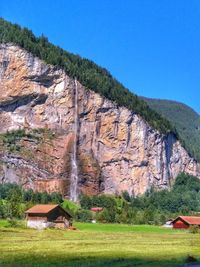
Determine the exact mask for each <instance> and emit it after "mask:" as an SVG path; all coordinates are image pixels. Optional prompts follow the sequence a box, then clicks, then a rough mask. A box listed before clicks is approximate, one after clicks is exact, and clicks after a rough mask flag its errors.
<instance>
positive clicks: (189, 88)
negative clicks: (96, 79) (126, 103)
mask: <svg viewBox="0 0 200 267" xmlns="http://www.w3.org/2000/svg"><path fill="white" fill-rule="evenodd" d="M0 16H1V17H3V18H5V19H7V20H9V21H11V22H15V23H18V24H20V25H22V26H26V27H28V28H30V29H32V31H33V32H34V33H35V34H36V35H41V34H42V33H44V34H45V35H46V36H47V37H48V39H49V40H50V41H51V42H53V43H54V44H56V45H59V46H61V47H62V48H64V49H66V50H68V51H70V52H73V53H76V54H79V55H81V56H83V57H86V58H89V59H92V60H93V61H95V62H96V63H97V64H99V65H101V66H103V67H105V68H107V69H108V70H109V71H110V72H111V73H112V75H113V76H114V77H115V78H117V79H118V80H119V81H120V82H122V83H123V84H124V85H125V86H126V87H127V88H129V89H130V90H131V91H133V92H134V93H136V94H138V95H143V96H146V97H152V98H161V99H172V100H177V101H181V102H183V103H186V104H188V105H190V106H191V107H192V108H193V109H195V110H196V111H197V112H198V113H199V114H200V1H199V0H190V1H188V0H162V1H161V0H57V1H56V0H40V1H39V0H6V1H5V0H0Z"/></svg>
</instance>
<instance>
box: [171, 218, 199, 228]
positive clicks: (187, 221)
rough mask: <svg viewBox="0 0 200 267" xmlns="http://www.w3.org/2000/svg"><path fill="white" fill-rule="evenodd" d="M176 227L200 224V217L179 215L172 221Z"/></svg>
mask: <svg viewBox="0 0 200 267" xmlns="http://www.w3.org/2000/svg"><path fill="white" fill-rule="evenodd" d="M172 225H173V228H174V229H188V228H189V227H190V226H192V225H198V226H200V217H194V216H179V217H177V218H176V219H175V220H173V221H172Z"/></svg>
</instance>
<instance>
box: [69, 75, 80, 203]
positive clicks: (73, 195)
mask: <svg viewBox="0 0 200 267" xmlns="http://www.w3.org/2000/svg"><path fill="white" fill-rule="evenodd" d="M74 93H75V101H74V143H73V152H72V158H71V168H72V169H71V179H70V199H71V200H72V201H74V202H77V201H78V165H77V140H78V87H77V80H76V78H75V80H74Z"/></svg>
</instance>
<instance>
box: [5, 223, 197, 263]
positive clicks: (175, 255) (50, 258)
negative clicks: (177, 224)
mask: <svg viewBox="0 0 200 267" xmlns="http://www.w3.org/2000/svg"><path fill="white" fill-rule="evenodd" d="M75 225H76V227H77V228H78V230H76V231H66V230H55V229H54V230H52V229H48V230H42V231H38V230H32V229H22V228H9V227H6V222H5V221H0V266H1V267H7V266H9V267H10V266H13V267H25V266H31V267H36V266H37V267H39V266H42V267H43V266H44V267H46V266H48V267H53V266H56V267H58V266H59V267H60V266H70V267H75V266H78V267H86V266H87V267H100V266H101V267H107V266H108V267H109V266H115V267H119V266H120V267H121V266H123V267H128V266H130V267H132V266H133V267H134V266H143V267H147V266H148V267H163V266H170V267H171V266H179V265H182V264H185V259H186V257H187V256H188V255H192V256H194V257H196V258H200V235H199V234H190V233H188V232H186V231H177V230H171V229H168V230H166V229H161V228H160V227H156V226H145V225H144V226H143V225H142V226H128V225H101V224H96V225H93V224H82V223H77V224H75Z"/></svg>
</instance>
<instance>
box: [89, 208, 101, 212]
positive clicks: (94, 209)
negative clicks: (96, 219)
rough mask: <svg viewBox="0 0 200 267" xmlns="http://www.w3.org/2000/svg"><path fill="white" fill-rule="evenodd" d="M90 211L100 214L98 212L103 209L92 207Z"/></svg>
mask: <svg viewBox="0 0 200 267" xmlns="http://www.w3.org/2000/svg"><path fill="white" fill-rule="evenodd" d="M90 210H91V211H93V212H100V211H102V210H103V208H101V207H93V208H91V209H90Z"/></svg>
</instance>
